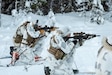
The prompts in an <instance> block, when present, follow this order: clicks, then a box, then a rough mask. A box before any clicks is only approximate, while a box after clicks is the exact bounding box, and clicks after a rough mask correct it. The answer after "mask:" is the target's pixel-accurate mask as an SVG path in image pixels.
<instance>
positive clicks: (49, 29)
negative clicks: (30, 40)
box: [34, 25, 58, 32]
mask: <svg viewBox="0 0 112 75" xmlns="http://www.w3.org/2000/svg"><path fill="white" fill-rule="evenodd" d="M34 29H35V31H37V30H44V31H46V32H51V31H54V30H55V29H58V27H54V26H51V27H48V26H47V25H45V27H37V26H34Z"/></svg>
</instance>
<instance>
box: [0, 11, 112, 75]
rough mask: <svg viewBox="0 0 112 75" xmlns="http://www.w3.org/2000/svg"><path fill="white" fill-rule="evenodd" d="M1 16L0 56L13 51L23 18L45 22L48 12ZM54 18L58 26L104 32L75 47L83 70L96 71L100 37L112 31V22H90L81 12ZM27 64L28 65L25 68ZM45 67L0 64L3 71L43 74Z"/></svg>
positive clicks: (20, 74) (12, 74)
mask: <svg viewBox="0 0 112 75" xmlns="http://www.w3.org/2000/svg"><path fill="white" fill-rule="evenodd" d="M87 15H89V14H87ZM1 16H2V21H1V22H2V23H1V24H2V25H1V26H2V27H0V57H3V56H8V55H10V54H9V51H10V46H12V45H13V42H12V38H13V35H14V33H15V31H16V29H17V27H18V26H19V25H21V24H22V23H23V22H24V21H26V20H30V21H33V22H35V20H37V19H39V24H41V25H44V24H45V23H46V21H47V19H48V16H39V15H34V14H31V13H29V14H28V15H27V16H25V15H21V14H20V15H19V16H17V17H16V18H15V17H12V16H8V15H3V14H2V15H1ZM55 18H56V26H57V27H69V28H70V31H71V32H85V33H90V34H98V35H101V36H100V37H96V38H93V39H90V40H87V41H86V42H85V43H84V44H83V46H81V47H79V48H76V53H75V54H74V59H75V63H76V65H77V67H78V69H79V71H80V72H94V71H95V68H94V66H95V61H96V57H97V51H98V49H99V48H100V47H101V39H102V37H103V36H111V35H112V32H111V31H112V23H111V22H109V21H105V22H104V24H101V25H97V24H96V23H90V22H89V19H88V18H87V17H82V16H79V15H78V13H73V12H72V13H67V14H56V15H55ZM6 63H7V64H8V63H9V62H8V61H5V62H2V61H1V60H0V65H1V64H6ZM25 67H28V69H27V70H26V69H25ZM43 68H44V66H43V65H42V64H39V65H29V66H16V67H15V66H14V67H0V75H44V72H43ZM80 75H82V74H80ZM85 75H86V74H85Z"/></svg>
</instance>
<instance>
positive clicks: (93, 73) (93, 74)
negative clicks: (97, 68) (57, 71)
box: [75, 72, 96, 75]
mask: <svg viewBox="0 0 112 75" xmlns="http://www.w3.org/2000/svg"><path fill="white" fill-rule="evenodd" d="M77 74H84V75H86V74H92V75H95V74H96V73H95V72H78V73H77ZM77 74H75V75H77Z"/></svg>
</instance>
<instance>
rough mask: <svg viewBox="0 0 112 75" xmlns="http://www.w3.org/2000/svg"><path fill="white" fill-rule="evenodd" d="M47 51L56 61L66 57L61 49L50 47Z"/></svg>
mask: <svg viewBox="0 0 112 75" xmlns="http://www.w3.org/2000/svg"><path fill="white" fill-rule="evenodd" d="M48 51H49V53H51V54H53V55H54V57H55V58H56V59H57V60H59V59H63V57H64V56H65V55H66V54H65V53H64V52H63V51H62V50H61V49H56V48H54V47H51V46H50V49H49V50H48Z"/></svg>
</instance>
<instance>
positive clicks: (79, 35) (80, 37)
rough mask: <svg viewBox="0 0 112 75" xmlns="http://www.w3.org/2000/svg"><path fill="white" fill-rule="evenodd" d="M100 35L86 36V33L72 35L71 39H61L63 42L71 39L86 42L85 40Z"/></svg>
mask: <svg viewBox="0 0 112 75" xmlns="http://www.w3.org/2000/svg"><path fill="white" fill-rule="evenodd" d="M99 36H100V35H96V34H86V33H82V32H81V33H74V36H72V37H67V36H65V37H63V38H64V40H65V41H67V40H69V39H70V38H73V39H74V40H79V41H81V40H83V39H85V40H87V39H91V38H94V37H99Z"/></svg>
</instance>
